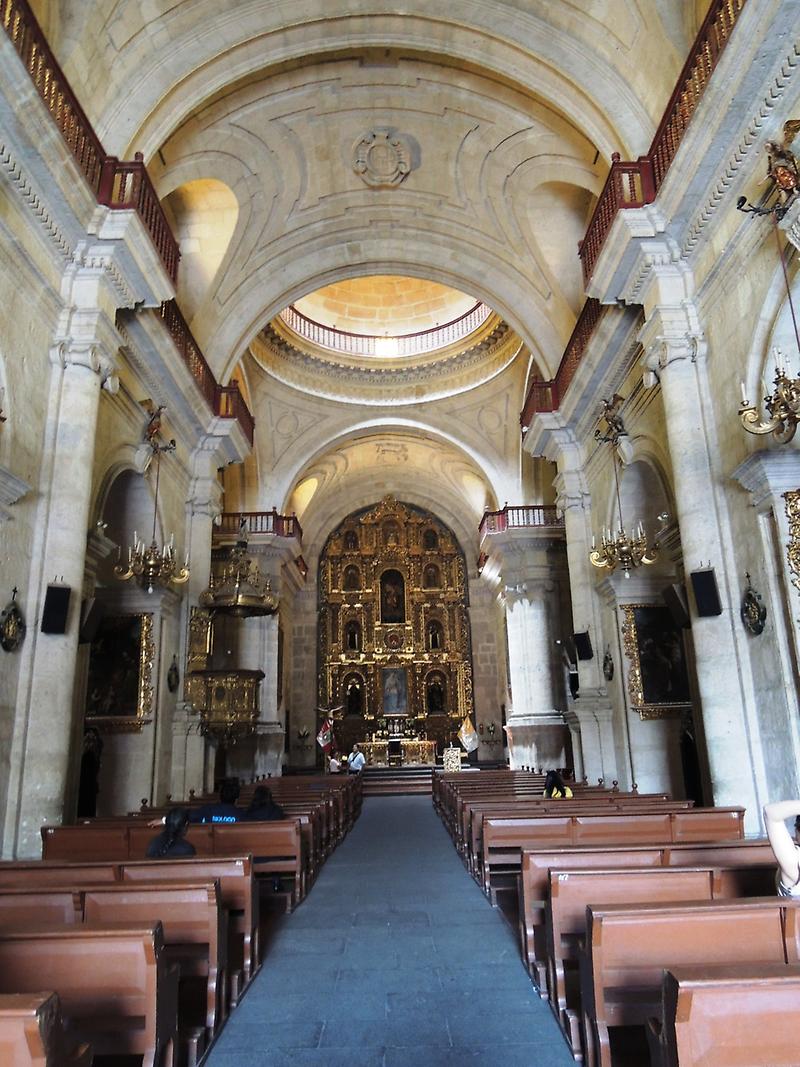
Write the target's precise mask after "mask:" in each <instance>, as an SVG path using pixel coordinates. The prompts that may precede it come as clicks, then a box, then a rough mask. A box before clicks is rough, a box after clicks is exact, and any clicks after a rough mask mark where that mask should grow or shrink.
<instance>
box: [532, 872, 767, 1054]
mask: <svg viewBox="0 0 800 1067" xmlns="http://www.w3.org/2000/svg"><path fill="white" fill-rule="evenodd" d="M774 884H775V865H774V863H771V864H769V865H762V866H750V867H643V868H639V869H636V868H628V869H624V868H612V869H600V870H589V871H586V870H569V871H565V870H563V869H558V868H556V869H551V870H550V884H549V892H548V899H547V907H546V929H547V946H548V961H547V972H548V983H547V984H548V989H549V994H550V1004H551V1006H552V1008H553V1011H554V1012H555V1015H556V1018H557V1019H558V1020H559V1022H560V1023H561V1027H562V1029H563V1030H564V1033H565V1035H566V1037H567V1040H568V1041H569V1044H570V1046H571V1048H572V1051H573V1054H574V1055H576V1056H580V1054H581V1040H580V997H579V990H578V949H579V948H580V947H581V946H582V945H583V943H584V941H585V938H586V908H587V907H594V908H602V907H605V905H607V904H624V905H628V904H647V903H652V904H657V903H673V902H675V901H689V900H692V901H694V900H719V899H728V898H737V897H746V896H763V895H766V894H769V893H770V891H771V889H772V887H773V886H774Z"/></svg>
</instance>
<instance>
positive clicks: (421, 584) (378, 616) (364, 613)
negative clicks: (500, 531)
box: [319, 497, 473, 741]
mask: <svg viewBox="0 0 800 1067" xmlns="http://www.w3.org/2000/svg"><path fill="white" fill-rule="evenodd" d="M319 575H320V578H319V656H320V668H321V669H320V672H319V705H320V707H326V708H336V709H337V711H336V712H335V716H336V718H339V719H348V720H351V721H352V720H353V717H354V716H360V717H361V719H363V724H362V733H361V736H362V737H363V736H365V735H367V734H370V735H371V734H373V733H381V732H382V730H383V729H385V722H384V719H385V718H386V717H387V716H389V717H392V716H394V715H396V714H399V715H400V716H403V717H404V718H405V724H406V725H407V728H408V729H407V732H413V733H415V734H426V735H427V736H428V737H430V738H432V739H436V740H440V741H445V740H448V739H449V737H450V735H451V733H452V731H453V729H454V728H455V727H456V726H457V724H458V723H460V722H461V720H462V719H463V717H464V716H465V715H469V714H470V713H471V712H472V709H473V688H472V662H471V646H470V627H469V619H468V615H467V590H468V586H467V572H466V566H465V562H464V558H463V555H462V552H461V549H460V547H459V545H458V543H457V542H456V540H455V538H454V537H453V534H452V533H451V532H450V531H449V530H448V529H447V527H446V526H445V525H444V524H443V523H441V522H439V520H438V519H436V518H434V517H433V516H432V515H430V514H429V513H427V512H424V511H422V510H420V509H417V508H414V507H411V506H409V505H407V504H402V503H400V502H398V501H397V500H394V499H393V498H392V497H386V498H385V499H383V500H381V501H380V503H379V504H377V505H375V506H374V507H372V508H369V509H368V510H366V511H364V512H360V513H356V514H354V515H351V516H349V517H348V518H347V519H345V520H344V522H342V523H341V525H340V526H339V527H338V528H337V529H336V530H335V531H334V532H333V534H331V536H330V537H329V539H328V542H327V544H326V546H325V548H324V550H323V553H322V557H321V560H320V568H319ZM353 725H354V728H355V725H356V724H355V723H354V724H353ZM343 740H344V739H343ZM348 740H349V738H348Z"/></svg>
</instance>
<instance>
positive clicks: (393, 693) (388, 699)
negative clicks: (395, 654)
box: [381, 667, 408, 715]
mask: <svg viewBox="0 0 800 1067" xmlns="http://www.w3.org/2000/svg"><path fill="white" fill-rule="evenodd" d="M381 691H382V693H383V714H384V715H407V714H408V677H407V675H406V671H405V668H404V667H383V668H382V670H381Z"/></svg>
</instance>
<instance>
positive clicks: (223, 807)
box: [189, 778, 242, 823]
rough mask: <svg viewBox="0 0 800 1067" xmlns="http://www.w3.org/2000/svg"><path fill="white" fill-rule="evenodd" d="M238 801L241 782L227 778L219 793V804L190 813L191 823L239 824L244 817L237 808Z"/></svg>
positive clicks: (206, 806)
mask: <svg viewBox="0 0 800 1067" xmlns="http://www.w3.org/2000/svg"><path fill="white" fill-rule="evenodd" d="M238 799H239V780H238V779H237V778H226V779H225V781H224V782H223V783H222V788H221V789H220V791H219V801H218V803H216V804H204V805H203V806H202V808H195V809H194V810H192V811H191V812H190V813H189V822H214V823H219V822H238V821H239V819H240V818H241V817H242V809H241V808H237V807H236V801H237V800H238Z"/></svg>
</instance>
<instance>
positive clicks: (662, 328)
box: [639, 303, 708, 388]
mask: <svg viewBox="0 0 800 1067" xmlns="http://www.w3.org/2000/svg"><path fill="white" fill-rule="evenodd" d="M639 341H640V342H641V344H642V347H643V348H644V355H643V357H642V360H641V365H642V368H643V369H644V372H645V373H644V385H645V387H646V388H652V387H653V386H654V385H655V384H656V383H657V382H658V381H659V380H660V378H661V377H662V376H663V374H664V372H665V371H667V370H668V369H669V368H670V367H674V366H675V365H676V364H680V363H684V364H693V363H697V362H698V361H699V360H703V359H705V357H706V353H707V351H708V344H707V342H706V339H705V335H704V334H703V331H702V329H701V327H700V320H699V316H698V314H697V308H696V306H695V305H694V304H693V303H687V304H686V305H684V306H682V307H679V308H659V309H658V310H657V311H655V312H654V313H653V314H652V316H651V317H650V318H648V320H647V322H646V323H645V325H644V326H643V327H642V330H641V331H640V333H639Z"/></svg>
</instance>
